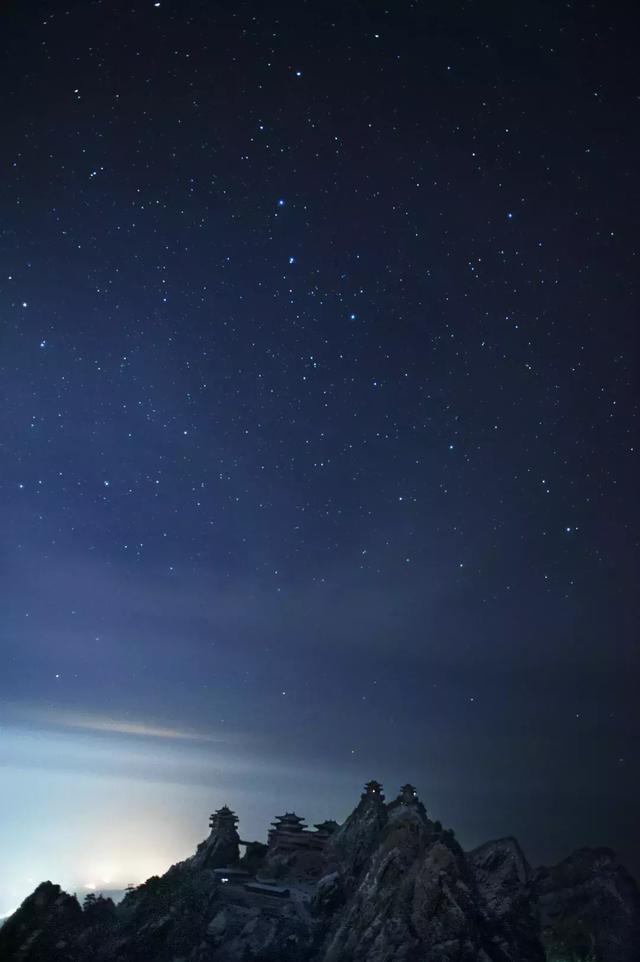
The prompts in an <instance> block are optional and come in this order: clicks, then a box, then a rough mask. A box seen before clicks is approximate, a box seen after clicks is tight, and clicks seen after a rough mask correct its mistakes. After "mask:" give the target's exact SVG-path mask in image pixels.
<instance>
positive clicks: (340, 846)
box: [325, 782, 389, 876]
mask: <svg viewBox="0 0 640 962" xmlns="http://www.w3.org/2000/svg"><path fill="white" fill-rule="evenodd" d="M388 817H389V816H388V813H387V807H386V805H385V804H384V795H383V794H382V786H381V785H379V784H378V782H368V783H367V785H366V786H365V791H364V792H363V793H362V795H361V796H360V802H359V803H358V805H357V806H356V808H355V809H354V810H353V812H352V813H351V815H350V816H349V818H348V819H347V820H346V822H344V824H343V825H341V826H340V827H339V828H337V829H336V831H335V832H334V833H333V835H331V837H330V839H329V842H328V845H327V848H326V850H325V866H326V867H327V868H339V870H340V871H341V872H342V873H343V874H345V875H352V876H356V875H358V873H359V872H360V871H361V870H362V869H363V867H364V866H365V865H366V863H367V860H368V858H369V856H370V854H371V852H372V851H373V849H374V848H375V846H376V845H377V843H378V840H379V838H380V834H381V832H382V829H383V828H384V826H385V825H386V824H387V819H388Z"/></svg>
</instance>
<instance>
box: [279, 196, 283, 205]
mask: <svg viewBox="0 0 640 962" xmlns="http://www.w3.org/2000/svg"><path fill="white" fill-rule="evenodd" d="M278 207H284V197H279V198H278Z"/></svg>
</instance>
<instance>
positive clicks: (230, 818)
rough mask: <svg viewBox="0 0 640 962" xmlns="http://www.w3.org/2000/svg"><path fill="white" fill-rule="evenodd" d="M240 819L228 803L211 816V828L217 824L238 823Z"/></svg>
mask: <svg viewBox="0 0 640 962" xmlns="http://www.w3.org/2000/svg"><path fill="white" fill-rule="evenodd" d="M238 821H239V819H238V816H237V815H236V813H235V812H232V811H231V809H230V808H229V806H228V805H223V806H222V808H219V809H218V810H217V811H216V812H214V813H213V815H211V816H210V818H209V824H210V826H211V828H214V827H215V826H216V825H234V826H235V825H236V824H237V822H238Z"/></svg>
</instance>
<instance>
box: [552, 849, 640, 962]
mask: <svg viewBox="0 0 640 962" xmlns="http://www.w3.org/2000/svg"><path fill="white" fill-rule="evenodd" d="M534 884H535V893H536V899H537V903H538V905H539V907H540V914H541V927H542V938H543V941H544V944H545V946H546V948H547V952H548V955H549V958H550V959H552V960H554V962H555V960H556V959H563V958H569V959H571V958H572V957H573V958H577V959H583V958H584V959H589V960H591V959H596V960H597V962H638V960H639V959H640V895H639V894H638V889H637V887H636V884H635V882H634V880H633V879H632V878H631V876H630V875H629V873H628V872H627V871H626V870H625V869H624V868H623V867H622V866H621V865H620V863H619V862H618V860H617V858H616V857H615V855H614V853H613V852H612V851H611V850H610V849H607V848H585V849H579V850H578V851H577V852H574V853H573V854H572V855H570V856H569V858H567V859H565V860H564V861H563V862H560V863H559V864H558V865H555V866H554V867H553V868H544V869H540V870H539V871H538V872H537V873H536V876H535V883H534ZM572 953H573V955H572Z"/></svg>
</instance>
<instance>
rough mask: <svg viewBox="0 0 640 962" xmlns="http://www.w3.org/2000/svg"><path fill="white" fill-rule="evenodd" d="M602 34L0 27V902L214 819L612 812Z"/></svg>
mask: <svg viewBox="0 0 640 962" xmlns="http://www.w3.org/2000/svg"><path fill="white" fill-rule="evenodd" d="M637 26H638V24H637V22H634V18H633V16H632V14H631V13H630V5H629V7H627V6H625V5H623V4H618V3H616V2H613V3H606V4H605V3H604V2H602V3H600V2H594V3H590V4H578V3H566V4H565V3H563V4H559V3H552V2H550V0H538V2H536V3H531V4H524V5H523V4H512V3H506V2H489V3H484V4H483V3H480V2H478V0H476V2H471V0H465V2H461V0H447V2H437V0H434V2H426V0H424V2H407V0H400V2H398V3H393V4H392V3H387V4H386V5H385V4H384V3H379V2H376V0H372V2H360V3H356V2H351V0H347V2H339V3H338V2H331V0H328V2H327V0H322V2H311V0H309V2H301V3H296V4H293V3H278V2H276V3H273V4H260V3H255V2H254V3H249V2H245V0H239V2H229V3H219V2H204V0H180V2H179V3H178V2H177V0H161V2H154V0H141V2H138V0H129V2H127V3H125V2H121V0H110V2H108V3H107V2H100V0H83V2H79V0H78V2H75V3H74V2H66V3H58V2H47V3H44V2H39V0H35V2H33V3H28V4H25V3H18V2H17V0H15V2H9V3H6V4H3V6H2V11H1V12H0V36H1V38H2V39H1V41H0V45H1V48H2V55H1V57H0V100H1V108H2V118H3V123H2V137H1V142H0V163H1V165H2V166H1V170H2V177H1V178H0V211H1V221H0V254H1V257H0V321H1V323H0V366H1V378H0V383H1V393H2V404H1V406H0V420H1V430H0V444H1V448H0V467H1V476H0V484H1V498H0V512H1V524H2V534H3V536H2V541H1V554H0V564H1V581H0V584H1V590H2V608H1V611H2V623H1V633H0V648H1V661H0V664H1V669H0V726H1V728H0V734H1V743H0V790H1V794H2V798H3V814H2V819H1V820H0V853H2V863H3V871H2V873H1V875H2V882H1V883H0V914H2V913H3V911H7V912H8V911H10V910H11V909H13V908H14V907H15V905H16V904H17V903H18V902H19V901H20V899H21V898H23V897H24V896H25V895H26V894H27V893H28V892H29V891H30V889H31V888H32V887H33V885H34V884H36V883H37V882H38V881H40V880H41V878H44V877H48V878H52V879H53V880H55V881H60V882H62V883H64V884H65V885H67V886H69V887H71V888H72V889H73V887H74V886H76V887H80V888H81V887H82V886H86V885H93V884H95V885H97V886H100V885H109V884H114V885H116V884H118V885H119V884H126V882H129V881H133V882H138V881H140V880H141V879H142V878H144V877H146V875H148V874H150V873H151V872H162V871H164V870H165V869H166V868H167V867H168V865H169V864H170V863H171V861H175V860H177V859H179V858H182V857H185V856H186V855H188V854H190V852H191V850H192V848H193V847H194V845H195V843H196V842H197V841H198V840H199V839H200V838H202V837H203V836H204V835H205V834H206V832H207V822H208V816H209V813H210V812H211V811H212V810H213V809H214V808H216V807H219V805H220V804H222V803H223V802H228V803H229V804H230V805H231V806H232V807H233V808H234V809H236V811H237V812H238V814H239V816H240V820H241V821H240V829H241V835H243V837H257V838H262V837H264V836H265V834H266V828H267V825H268V822H269V821H270V820H271V818H272V817H273V816H274V815H275V814H279V812H280V811H281V810H284V809H290V808H295V809H296V810H297V811H299V812H300V813H301V814H303V815H305V816H306V817H307V818H309V819H311V820H319V819H320V818H326V817H336V818H338V819H342V818H344V817H345V815H346V814H347V813H348V812H349V811H350V809H351V808H352V806H353V805H354V804H355V802H356V801H357V799H358V797H359V792H360V790H361V785H362V782H363V781H365V780H366V779H368V778H371V777H376V778H379V779H380V780H381V781H382V782H383V783H384V784H385V788H386V790H387V794H388V795H389V796H393V795H394V794H395V792H396V791H397V787H398V786H399V785H400V784H401V783H402V782H404V781H407V780H409V781H411V782H413V783H415V784H416V785H417V786H418V789H419V791H420V794H421V797H422V798H423V799H424V801H425V804H426V806H427V809H428V811H429V812H430V814H432V815H433V817H439V818H441V819H442V820H443V821H444V822H445V823H446V824H449V825H452V826H453V827H454V828H455V829H456V831H457V835H458V837H459V839H460V841H461V842H462V844H463V845H465V846H468V847H471V846H473V845H475V844H479V843H480V842H481V841H484V840H486V839H487V838H490V837H495V836H499V835H505V834H515V835H517V836H518V837H519V839H520V841H521V843H522V845H523V847H524V848H525V851H526V853H527V855H528V857H529V858H530V860H531V861H532V862H533V863H534V864H539V863H540V862H543V861H551V860H553V859H558V858H560V857H562V856H563V855H565V854H567V853H568V851H569V850H570V849H571V848H573V847H576V846H578V845H584V844H606V845H611V846H613V847H615V848H616V849H617V850H618V851H619V852H620V854H621V855H622V857H623V858H624V859H625V860H626V861H627V863H628V864H629V865H630V867H631V868H632V869H634V870H635V871H636V872H637V871H638V869H639V868H640V848H638V847H634V845H635V844H636V843H634V839H633V828H634V824H635V814H636V811H637V804H638V792H637V785H638V784H639V783H640V779H638V757H637V737H638V733H639V728H640V726H639V717H638V715H639V711H638V704H637V671H638V651H637V646H636V625H637V623H638V615H639V614H640V612H639V611H638V608H639V605H638V594H637V590H636V583H637V575H638V521H639V520H640V518H639V515H640V511H639V509H638V499H637V497H636V495H635V489H636V485H637V483H638V470H637V457H638V448H637V443H638V438H637V429H638V403H637V402H638V390H637V389H638V377H637V374H638V371H637V359H638V351H637V349H638V343H637V333H636V332H637V327H636V323H637V296H636V295H637V291H636V274H637V271H638V263H637V262H638V257H637V251H638V247H637V224H638V214H639V205H638V199H639V196H638V193H639V192H638V176H637V171H638V169H639V166H640V164H639V156H638V154H639V151H638V129H639V128H638V117H637V111H638V92H637V76H636V74H635V67H634V61H635V54H636V51H637Z"/></svg>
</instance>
